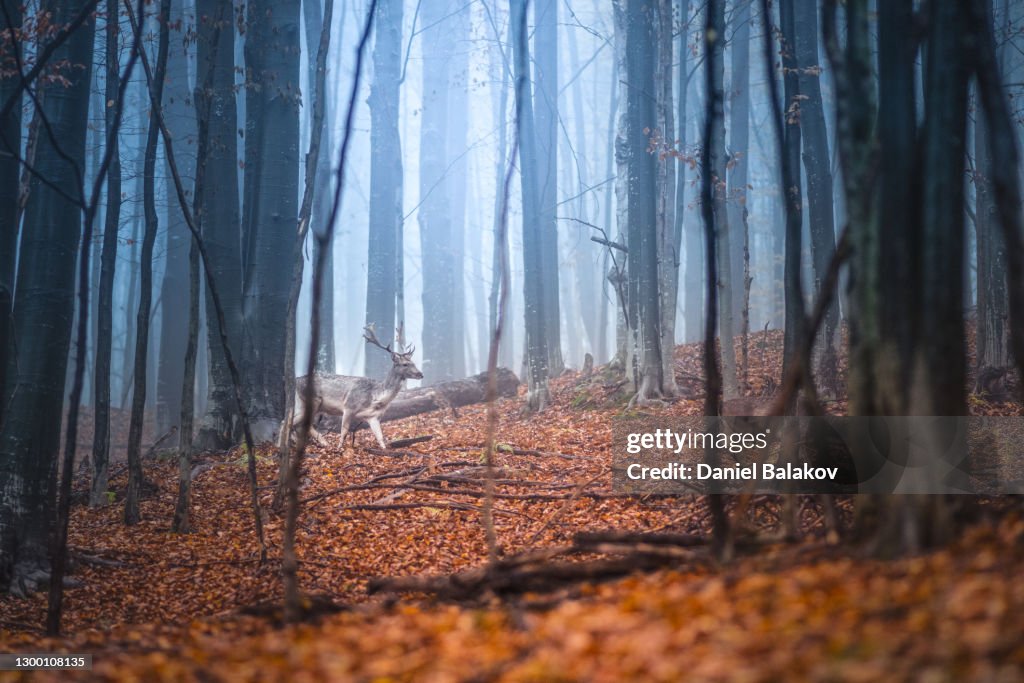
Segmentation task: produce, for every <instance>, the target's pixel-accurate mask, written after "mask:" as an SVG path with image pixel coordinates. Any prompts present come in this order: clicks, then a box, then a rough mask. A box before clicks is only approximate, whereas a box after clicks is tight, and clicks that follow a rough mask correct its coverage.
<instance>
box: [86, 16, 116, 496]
mask: <svg viewBox="0 0 1024 683" xmlns="http://www.w3.org/2000/svg"><path fill="white" fill-rule="evenodd" d="M107 16H108V17H110V16H113V17H117V16H120V11H119V9H118V2H117V0H107ZM117 29H118V26H117V22H113V23H109V24H108V25H107V27H106V39H107V40H106V43H107V46H106V52H107V58H106V75H105V81H106V95H105V97H104V99H105V101H107V102H110V101H114V102H117V100H118V79H119V76H120V75H119V73H118V70H119V68H120V66H119V60H118V30H117ZM117 106H123V103H121V102H118V103H117ZM104 112H105V120H106V122H105V136H104V139H105V140H109V141H110V145H111V147H112V148H113V149H112V150H111V151H110V152H109V154H110V167H109V168H108V169H107V197H106V207H105V209H104V226H103V253H102V254H101V256H100V282H99V289H98V291H97V293H96V299H97V305H96V360H95V363H94V365H93V367H94V371H93V373H94V375H95V381H94V383H93V389H94V392H95V394H94V398H93V440H92V466H93V472H92V486H91V488H90V492H89V504H90V505H92V506H94V507H95V506H99V505H103V504H104V503H106V502H107V488H108V485H107V484H108V482H107V472H108V462H109V455H110V381H111V377H110V370H111V367H110V357H111V351H112V349H111V346H112V344H113V326H114V299H113V297H114V275H115V270H116V267H117V230H118V226H119V224H120V221H121V158H120V156H121V154H120V151H119V146H118V139H117V138H118V136H116V135H114V136H111V134H110V133H111V131H112V130H113V128H114V125H115V122H116V113H117V108H116V107H106V108H105V109H104Z"/></svg>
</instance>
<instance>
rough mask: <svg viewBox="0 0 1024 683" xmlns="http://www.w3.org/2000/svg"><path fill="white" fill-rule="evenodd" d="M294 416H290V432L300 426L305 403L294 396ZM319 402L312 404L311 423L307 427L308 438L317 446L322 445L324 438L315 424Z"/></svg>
mask: <svg viewBox="0 0 1024 683" xmlns="http://www.w3.org/2000/svg"><path fill="white" fill-rule="evenodd" d="M296 399H297V400H296V401H295V408H294V415H293V416H292V431H295V430H296V429H298V428H299V426H300V425H301V424H302V414H303V412H304V408H305V403H304V402H303V401H302V399H301V398H300V397H299V396H296ZM320 406H321V402H320V401H319V400H317V401H316V402H315V403H314V404H313V421H312V422H311V423H310V425H309V438H310V439H311V440H312V441H313V443H315V444H316V445H318V446H323V445H324V437H323V435H322V434H321V433H320V432H319V431H318V430H317V428H316V426H315V423H316V418H317V415H319V413H320Z"/></svg>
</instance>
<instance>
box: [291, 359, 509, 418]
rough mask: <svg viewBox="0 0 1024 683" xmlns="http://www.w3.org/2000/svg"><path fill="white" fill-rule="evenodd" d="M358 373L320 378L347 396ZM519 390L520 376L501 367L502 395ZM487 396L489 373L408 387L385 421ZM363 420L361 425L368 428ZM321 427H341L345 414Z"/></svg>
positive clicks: (333, 392)
mask: <svg viewBox="0 0 1024 683" xmlns="http://www.w3.org/2000/svg"><path fill="white" fill-rule="evenodd" d="M357 379H359V378H358V377H352V376H349V375H327V374H323V375H317V376H316V382H317V385H318V386H319V387H320V388H321V391H323V392H324V393H325V394H328V395H330V396H337V397H341V396H344V395H345V394H346V393H347V392H348V389H349V387H350V386H351V385H352V383H353V382H355V381H356V380H357ZM305 383H306V378H305V377H300V378H298V379H297V380H296V388H297V389H298V390H299V391H302V388H303V387H304V386H305ZM518 390H519V378H518V377H516V375H515V373H514V372H512V371H511V370H509V369H507V368H498V397H499V398H509V397H512V396H515V395H516V392H517V391H518ZM486 400H487V373H486V372H482V373H480V374H479V375H473V376H472V377H467V378H465V379H455V380H451V381H448V382H441V383H440V384H434V385H432V386H429V387H418V388H416V389H406V390H404V391H401V392H399V394H398V396H396V397H395V400H394V401H392V402H391V404H390V405H389V406H388V407H387V410H385V411H384V414H383V415H381V417H380V421H381V422H389V421H391V420H400V419H402V418H404V417H411V416H413V415H420V414H422V413H429V412H430V411H432V410H441V409H444V408H450V409H451V410H452V411H453V412H454V410H455V409H456V408H461V407H462V406H468V405H473V404H475V403H483V402H484V401H486ZM365 427H366V424H365V423H364V424H362V425H360V426H359V427H358V429H362V428H365ZM318 429H321V430H323V429H327V430H329V431H334V432H337V431H341V416H340V415H327V414H324V416H323V418H322V419H321V421H320V424H319V425H318Z"/></svg>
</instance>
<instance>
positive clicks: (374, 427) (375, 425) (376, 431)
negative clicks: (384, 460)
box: [367, 417, 388, 450]
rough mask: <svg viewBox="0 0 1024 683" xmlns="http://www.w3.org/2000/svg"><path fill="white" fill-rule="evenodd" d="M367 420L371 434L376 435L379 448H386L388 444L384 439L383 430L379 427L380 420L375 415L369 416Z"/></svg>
mask: <svg viewBox="0 0 1024 683" xmlns="http://www.w3.org/2000/svg"><path fill="white" fill-rule="evenodd" d="M367 422H369V423H370V431H372V432H373V435H374V436H375V437H377V443H379V444H380V447H381V448H383V449H384V450H387V447H388V445H387V443H386V442H385V441H384V432H382V431H381V429H380V420H379V419H377V418H376V417H371V418H370V419H369V420H367Z"/></svg>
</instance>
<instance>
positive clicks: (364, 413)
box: [292, 324, 423, 449]
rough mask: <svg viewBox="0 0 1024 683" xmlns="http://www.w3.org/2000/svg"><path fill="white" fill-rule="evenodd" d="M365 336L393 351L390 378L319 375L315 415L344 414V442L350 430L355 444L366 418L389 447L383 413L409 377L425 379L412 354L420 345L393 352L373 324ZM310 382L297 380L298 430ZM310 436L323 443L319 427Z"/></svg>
mask: <svg viewBox="0 0 1024 683" xmlns="http://www.w3.org/2000/svg"><path fill="white" fill-rule="evenodd" d="M363 338H364V339H365V340H366V341H367V342H369V343H370V344H373V345H374V346H376V347H378V348H380V349H383V350H384V351H385V352H387V353H388V354H390V356H391V362H392V366H391V370H390V371H389V372H388V376H387V378H386V379H385V380H384V381H383V382H381V381H380V380H375V379H370V378H369V377H358V378H355V380H352V379H351V378H345V379H341V378H327V377H318V378H316V380H315V381H314V383H313V414H314V416H315V415H317V414H319V413H323V414H326V415H341V441H342V444H344V443H345V437H346V436H347V435H348V434H349V433H350V432H351V433H352V441H353V443H355V428H356V427H357V426H358V425H359V423H360V422H362V421H364V420H365V421H366V422H367V423H368V424H369V425H370V431H372V432H373V435H374V436H375V437H376V438H377V443H379V444H380V447H381V448H383V449H387V447H388V446H387V442H386V441H385V440H384V432H383V431H382V430H381V428H380V416H381V415H382V414H383V413H384V411H385V410H387V407H388V406H389V405H390V404H391V402H392V401H393V400H395V396H397V395H398V392H399V391H401V390H402V389H404V388H405V382H406V380H410V379H423V373H422V372H420V370H419V368H417V367H416V364H415V363H413V362H412V354H413V353H414V352H415V351H416V347H411V348H409V350H407V351H404V350H403V351H393V350H392V349H391V344H388V345H387V346H384V345H383V344H381V343H380V341H379V340H378V339H377V334H376V333H375V332H374V329H373V325H372V324H370V325H367V326H366V327H365V328H364V329H363ZM307 381H308V378H307V377H300V378H299V379H298V380H297V383H296V394H297V396H296V401H295V405H296V410H295V418H294V419H293V421H292V429H295V428H296V427H297V426H298V424H299V422H301V420H302V417H301V416H302V408H301V406H302V405H303V402H304V394H305V390H306V382H307ZM310 436H311V437H312V438H313V439H314V441H316V442H317V443H323V438H322V437H321V435H320V432H318V431H317V430H316V429H315V428H312V427H311V428H310Z"/></svg>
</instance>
